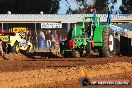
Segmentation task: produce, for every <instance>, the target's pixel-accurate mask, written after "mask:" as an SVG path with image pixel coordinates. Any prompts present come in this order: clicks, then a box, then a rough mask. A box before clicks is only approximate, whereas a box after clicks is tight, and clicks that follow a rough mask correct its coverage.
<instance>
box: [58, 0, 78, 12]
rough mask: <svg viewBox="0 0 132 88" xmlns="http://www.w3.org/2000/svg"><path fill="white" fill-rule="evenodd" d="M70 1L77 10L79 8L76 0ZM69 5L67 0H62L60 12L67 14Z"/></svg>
mask: <svg viewBox="0 0 132 88" xmlns="http://www.w3.org/2000/svg"><path fill="white" fill-rule="evenodd" d="M68 2H69V4H70V6H71V9H72V10H75V9H77V8H78V5H77V3H76V1H75V0H68ZM67 6H68V4H67V2H66V1H65V0H61V1H60V9H59V11H58V14H65V13H66V11H67V9H68V7H67Z"/></svg>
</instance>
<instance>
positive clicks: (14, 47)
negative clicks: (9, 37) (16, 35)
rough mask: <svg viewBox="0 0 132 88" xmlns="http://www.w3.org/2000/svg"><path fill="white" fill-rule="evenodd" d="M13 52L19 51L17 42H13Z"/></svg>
mask: <svg viewBox="0 0 132 88" xmlns="http://www.w3.org/2000/svg"><path fill="white" fill-rule="evenodd" d="M13 52H14V53H16V54H18V53H19V52H20V49H19V42H15V44H14V46H13Z"/></svg>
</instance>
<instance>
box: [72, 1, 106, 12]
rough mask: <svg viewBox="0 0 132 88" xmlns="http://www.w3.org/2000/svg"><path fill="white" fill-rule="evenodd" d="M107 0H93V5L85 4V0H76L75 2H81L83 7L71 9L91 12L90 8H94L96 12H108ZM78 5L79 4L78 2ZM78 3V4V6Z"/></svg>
mask: <svg viewBox="0 0 132 88" xmlns="http://www.w3.org/2000/svg"><path fill="white" fill-rule="evenodd" d="M107 1H108V0H93V3H94V4H93V5H88V4H86V2H87V0H76V2H77V3H81V6H83V8H80V7H79V9H78V10H75V11H73V13H84V14H87V13H91V9H92V8H96V12H97V13H101V14H102V13H107V12H108V5H107ZM79 5H80V4H79ZM79 5H78V6H79Z"/></svg>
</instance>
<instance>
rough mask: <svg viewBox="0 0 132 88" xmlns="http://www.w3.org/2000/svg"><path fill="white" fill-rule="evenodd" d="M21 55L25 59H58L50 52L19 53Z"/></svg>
mask: <svg viewBox="0 0 132 88" xmlns="http://www.w3.org/2000/svg"><path fill="white" fill-rule="evenodd" d="M21 54H23V55H25V56H26V57H27V58H35V57H36V56H38V57H39V58H59V56H57V55H55V54H53V53H52V52H30V53H26V52H24V51H21Z"/></svg>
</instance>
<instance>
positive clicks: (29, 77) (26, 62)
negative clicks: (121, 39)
mask: <svg viewBox="0 0 132 88" xmlns="http://www.w3.org/2000/svg"><path fill="white" fill-rule="evenodd" d="M4 57H6V59H5V58H4V59H3V58H2V57H1V58H0V59H1V60H0V88H12V87H13V88H83V87H82V86H81V85H80V83H79V82H80V81H79V80H80V78H81V77H82V74H81V70H82V69H83V70H84V72H85V75H86V76H87V77H88V78H89V79H91V80H94V79H102V80H103V79H128V80H130V81H132V58H131V57H118V56H115V57H112V58H99V57H93V56H91V57H88V58H47V59H46V58H43V59H40V58H35V59H34V58H28V57H26V56H24V55H22V54H18V55H16V54H15V55H12V54H9V55H5V56H4ZM41 58H42V57H41ZM102 87H103V88H131V87H132V83H130V84H129V85H122V86H117V85H116V86H115V85H113V86H103V85H100V86H94V85H93V86H89V87H88V88H102Z"/></svg>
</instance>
